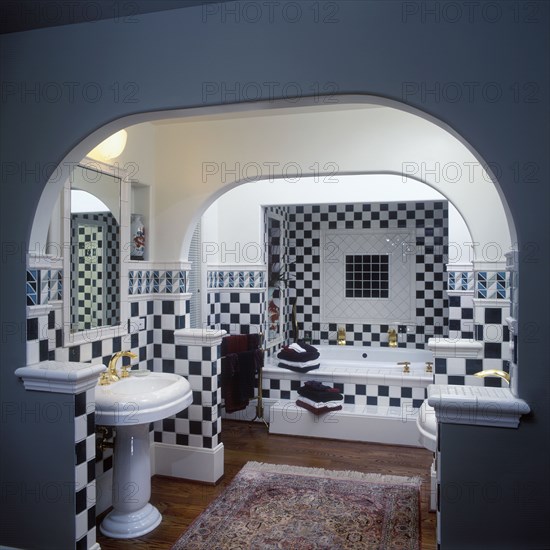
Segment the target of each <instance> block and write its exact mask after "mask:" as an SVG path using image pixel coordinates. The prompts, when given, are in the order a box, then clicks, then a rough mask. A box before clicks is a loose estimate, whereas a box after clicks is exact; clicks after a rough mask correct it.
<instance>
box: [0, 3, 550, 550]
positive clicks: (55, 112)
mask: <svg viewBox="0 0 550 550" xmlns="http://www.w3.org/2000/svg"><path fill="white" fill-rule="evenodd" d="M248 4H250V3H248V2H240V3H239V2H237V6H236V7H237V10H241V11H242V9H243V7H245V6H246V5H248ZM452 4H454V5H455V6H457V5H458V6H459V8H461V9H462V13H460V11H459V12H458V13H457V12H456V10H455V11H454V12H453V11H452V10H448V11H446V10H445V6H447V4H446V3H444V2H443V3H437V4H435V10H436V13H435V14H433V12H428V11H427V8H429V7H433V6H434V4H432V3H431V2H430V3H423V2H420V3H416V2H415V3H413V2H382V1H363V2H358V1H356V0H352V1H349V2H348V1H344V2H337V3H330V2H326V3H325V2H312V3H311V5H308V4H307V3H306V2H301V3H300V6H301V16H300V17H299V21H296V22H291V21H290V18H293V17H294V12H291V11H290V10H288V11H287V12H284V11H283V9H282V8H283V7H284V6H285V5H286V3H285V2H281V3H275V4H273V6H274V8H273V12H270V11H269V10H268V8H267V7H266V8H264V11H263V14H261V17H260V18H259V19H258V20H256V21H255V22H254V21H252V20H251V17H252V16H251V15H250V14H249V15H248V16H246V14H244V15H243V14H241V15H242V16H241V18H240V21H238V22H236V21H235V16H232V15H228V14H227V13H225V17H224V12H223V8H219V10H220V11H218V13H217V15H211V16H207V17H204V14H203V12H202V10H201V8H189V9H180V10H174V11H168V12H159V13H154V14H149V15H144V16H139V17H135V18H132V20H130V21H128V20H124V19H122V20H119V21H117V22H114V21H101V22H94V23H85V24H80V25H74V26H65V27H59V28H51V29H41V30H36V31H30V32H27V33H19V34H13V35H6V36H4V37H2V43H1V44H0V46H1V55H2V59H1V65H2V68H3V71H2V72H3V79H4V82H3V97H2V102H1V108H2V112H1V115H2V128H1V143H0V145H1V155H0V158H1V159H2V187H1V191H2V200H1V205H2V206H1V208H2V213H1V216H0V223H1V228H2V234H1V241H2V242H1V245H2V266H1V285H0V288H1V293H2V294H1V303H2V313H1V315H2V320H1V323H2V324H1V330H2V334H1V342H2V346H1V391H2V396H1V397H2V401H3V402H4V401H7V400H10V401H15V402H16V403H19V404H24V403H26V400H27V398H28V396H27V395H26V394H25V392H24V390H23V389H22V388H21V386H20V384H19V382H18V380H17V379H16V378H15V377H14V375H13V371H14V370H15V368H17V367H19V366H22V365H23V364H24V361H25V333H24V327H25V291H24V277H25V252H26V249H27V241H28V238H29V234H30V228H31V223H32V219H33V215H34V211H35V208H36V205H37V202H38V199H39V196H40V193H41V191H42V189H43V188H44V185H45V183H46V181H47V179H48V177H49V176H50V174H51V173H52V171H53V170H54V167H55V166H56V165H57V164H58V163H59V162H60V161H61V160H62V159H63V157H64V156H65V155H66V154H67V153H68V152H69V151H70V150H71V149H72V148H73V147H75V146H76V145H77V144H78V143H79V142H80V141H81V140H82V139H83V138H85V137H86V136H87V135H89V134H90V133H91V132H92V131H94V130H95V129H97V128H99V127H101V126H102V125H104V124H107V123H109V122H110V121H113V120H115V119H117V118H120V117H123V116H125V115H128V114H132V113H140V112H148V111H156V110H164V109H174V108H181V107H193V106H202V105H206V104H209V105H214V104H219V103H230V102H235V101H239V100H241V99H246V98H241V97H239V94H238V92H237V95H236V96H235V95H234V94H233V95H231V96H227V95H226V96H224V95H222V94H221V93H219V92H218V93H212V94H210V95H208V96H204V94H203V86H204V85H205V84H206V83H211V85H210V88H209V89H213V88H216V87H219V89H221V88H222V84H223V83H227V86H231V87H234V85H235V83H247V82H255V83H259V84H260V88H261V89H263V90H264V91H265V97H264V99H271V98H273V97H274V96H275V97H283V98H284V95H283V94H282V93H281V91H282V90H290V88H285V85H287V84H289V83H295V84H293V88H292V89H293V90H301V93H302V95H311V94H312V93H314V90H315V89H316V88H320V89H321V90H326V91H327V92H333V91H334V90H335V89H336V90H337V91H338V93H366V94H374V95H379V96H383V97H388V98H391V99H394V100H403V101H405V102H406V103H408V104H409V105H411V106H413V107H416V108H419V109H421V110H423V111H426V112H427V113H429V114H430V115H433V116H435V117H437V118H438V119H440V120H442V121H444V122H445V123H447V124H449V125H450V126H451V127H452V128H453V129H454V130H455V131H457V132H458V133H459V134H461V135H462V136H463V137H464V138H465V139H466V140H468V141H469V143H470V144H471V145H472V146H473V147H475V149H476V150H477V151H478V152H479V154H480V155H482V157H483V159H485V160H486V161H489V162H491V163H493V165H492V166H493V167H494V168H495V170H496V172H497V174H499V182H500V185H501V187H502V190H503V193H504V194H505V196H506V198H507V200H508V203H509V205H510V208H511V212H512V215H513V217H514V221H515V224H516V227H517V230H518V236H519V247H520V250H523V251H524V254H523V261H522V262H521V264H520V275H519V280H520V288H519V292H520V296H521V298H520V309H519V317H520V319H519V322H520V338H519V369H520V380H519V390H520V394H521V397H523V398H525V399H526V400H527V401H528V402H529V404H530V405H531V407H532V410H533V414H532V416H531V417H530V418H526V419H524V420H523V421H522V425H521V426H520V428H519V430H517V431H511V430H510V431H509V432H508V433H509V435H507V436H506V437H496V436H494V435H493V431H491V430H489V431H487V434H485V439H484V444H485V445H486V446H487V448H488V449H489V451H490V452H489V454H491V453H494V456H495V457H499V456H501V455H503V454H505V453H506V452H507V451H509V449H510V448H513V449H518V448H520V449H522V451H523V452H522V453H518V455H517V459H515V460H517V462H515V463H514V464H515V467H514V468H513V469H510V470H509V475H508V476H503V477H502V478H501V479H499V483H502V485H503V487H504V489H506V490H507V489H509V488H510V487H512V485H513V484H518V483H519V484H525V485H526V486H529V487H530V491H529V499H530V501H529V506H528V507H526V506H525V505H524V503H523V502H522V501H521V500H517V499H516V501H515V502H510V503H509V507H508V509H507V515H506V516H505V517H504V518H500V519H501V521H502V524H500V525H501V528H500V529H492V528H491V530H490V533H487V529H486V528H485V525H488V526H494V525H495V524H496V523H497V521H496V520H497V519H499V518H498V516H500V514H501V513H502V510H501V509H500V507H498V506H497V507H495V508H493V507H491V506H488V505H487V503H486V502H484V501H483V500H482V499H473V501H472V502H467V503H463V505H461V506H457V507H455V509H454V513H455V515H456V521H460V522H462V526H463V528H464V529H468V530H469V532H470V534H471V541H473V542H472V547H475V541H476V539H477V537H478V534H479V536H480V537H481V536H482V535H481V533H482V532H484V533H485V534H484V535H483V536H482V540H487V537H488V536H489V535H490V536H491V540H493V541H494V544H495V546H498V547H499V548H508V547H509V548H512V547H516V548H518V547H521V548H523V549H527V548H540V547H546V546H548V543H549V541H550V528H549V527H548V522H547V518H548V514H549V507H550V504H549V503H550V491H549V483H550V481H549V479H548V477H547V475H546V477H544V475H543V474H544V473H546V472H543V471H541V468H542V467H543V466H548V463H549V458H550V448H549V447H550V438H549V437H548V433H549V427H550V410H549V409H550V399H549V368H548V360H547V353H546V346H543V340H544V339H545V337H546V335H547V334H548V333H549V331H550V327H549V319H548V311H549V308H548V305H549V293H548V286H547V285H546V284H542V283H543V282H544V281H547V280H548V257H549V253H548V252H549V250H548V245H549V238H550V237H549V235H550V232H549V231H548V221H547V220H548V208H549V201H548V194H549V188H548V179H549V167H548V154H547V153H548V150H549V149H550V143H549V135H548V127H550V121H549V112H548V108H547V106H548V102H549V97H548V88H549V87H548V84H549V82H548V79H549V75H548V64H549V56H550V53H549V52H550V44H549V35H548V32H547V29H548V24H549V23H550V21H549V19H550V13H549V9H550V8H549V5H548V4H546V3H542V2H534V3H531V2H528V3H522V2H503V3H498V2H495V3H490V4H491V5H492V6H493V9H492V10H489V9H486V7H487V5H486V3H477V2H470V3H465V4H461V3H458V2H456V3H452ZM315 6H317V8H318V10H317V11H316V10H315V9H312V8H315ZM467 6H469V7H467ZM495 6H496V7H495ZM211 8H212V6H211ZM332 9H333V10H334V13H333V14H332V12H331V10H332ZM316 14H317V15H318V16H319V17H317V15H316ZM205 19H206V20H205ZM266 82H276V83H278V85H277V86H274V87H262V83H266ZM48 83H53V85H54V86H55V85H57V86H58V87H59V86H60V87H61V89H62V90H63V93H62V94H61V96H60V97H59V98H55V97H54V99H53V100H52V99H51V97H52V96H46V92H47V91H49V92H50V93H52V94H53V92H55V89H54V88H51V89H50V90H47V91H46V90H45V88H44V86H45V85H46V84H48ZM71 83H74V84H71ZM331 83H333V84H331ZM37 86H38V88H37ZM212 87H213V88H212ZM117 88H118V90H119V92H120V93H119V94H116V93H115V92H116V90H117ZM438 89H439V92H438ZM32 90H38V92H37V93H38V95H36V94H35V95H33V93H32ZM71 90H74V92H75V93H74V97H73V96H72V94H71V93H70V91H71ZM273 90H274V91H275V93H273ZM457 90H458V91H459V92H462V97H461V98H459V99H458V100H457V99H456V95H455V94H453V91H457ZM99 91H100V92H101V97H98V92H99ZM426 91H427V92H428V93H425V92H426ZM26 92H29V93H26ZM498 92H500V93H501V95H500V97H497V96H495V95H494V94H495V93H498ZM286 93H288V92H286ZM294 93H296V92H294ZM112 129H114V128H112ZM110 131H111V130H106V131H105V137H106V135H108V134H109V133H110ZM83 153H85V151H84V150H83V148H81V149H80V150H79V151H77V152H76V153H75V155H74V157H73V158H72V159H71V160H77V157H78V156H79V155H80V156H82V154H83ZM411 160H414V159H411ZM535 172H536V173H535ZM472 195H473V197H474V196H475V189H472ZM488 215H490V213H488ZM522 328H523V330H521V329H522ZM61 428H62V427H61V426H60V429H61ZM1 429H2V434H1V441H2V442H3V443H4V444H3V446H2V447H3V450H2V451H1V455H0V457H1V460H2V462H1V464H0V466H1V468H0V470H1V475H2V483H5V482H6V481H8V480H9V481H22V480H24V479H25V477H26V475H27V472H26V470H25V468H24V467H23V466H22V462H21V459H20V457H21V456H22V455H23V454H24V453H27V454H28V453H29V452H32V453H33V454H34V455H35V456H36V460H37V461H40V462H41V463H44V464H48V463H49V461H51V463H52V464H53V463H54V462H55V461H56V460H57V458H56V453H55V449H54V446H53V445H49V446H48V447H46V445H47V442H46V441H44V439H45V435H47V434H44V432H42V431H41V430H40V427H39V426H37V425H33V424H30V423H23V422H21V421H20V420H18V419H13V418H2V423H1ZM475 430H476V429H475V428H472V429H470V430H454V431H450V432H449V436H450V437H452V444H453V448H456V449H471V447H472V441H473V437H474V436H472V434H471V432H475ZM6 446H9V447H10V449H9V452H7V451H6ZM50 449H51V450H50ZM487 457H488V455H487V454H486V455H485V456H484V457H483V458H484V459H488V458H487ZM474 458H475V455H474ZM448 462H449V470H448V471H449V472H460V479H461V480H475V479H476V476H477V475H478V471H479V469H478V465H477V464H476V462H477V461H476V460H475V459H474V460H468V461H465V460H464V459H463V457H462V456H461V453H459V452H457V453H456V457H453V458H450V457H449V460H448ZM52 471H53V470H52ZM67 475H69V474H67ZM466 504H467V505H466ZM2 508H3V514H2V522H3V524H4V523H5V522H7V524H10V523H13V527H14V529H13V530H12V531H11V532H14V531H15V532H16V533H22V532H23V531H24V530H25V529H27V531H29V529H28V528H26V527H25V525H28V523H27V521H28V518H29V517H33V515H34V514H35V513H36V512H38V511H39V510H38V509H33V508H29V507H21V506H6V505H4V503H2ZM527 511H528V513H527ZM40 512H41V513H44V514H46V515H45V516H44V517H45V523H47V520H48V519H51V523H52V524H55V525H56V529H57V530H58V531H60V532H62V531H63V530H72V529H74V527H73V526H72V525H64V524H63V523H61V524H60V523H59V522H54V519H55V517H56V514H57V512H58V510H56V508H55V506H50V507H47V508H46V509H44V507H42V508H41V509H40ZM57 517H60V516H59V515H57ZM484 520H486V521H484ZM0 531H1V532H2V535H1V536H2V537H3V539H1V540H0V542H2V543H4V544H12V545H15V546H17V543H18V542H20V541H21V539H18V538H17V537H15V538H13V537H10V535H9V532H7V531H6V530H5V529H4V528H1V529H0ZM32 531H33V534H34V535H33V534H27V537H31V538H32V536H34V537H35V540H38V538H40V537H43V536H44V532H43V531H42V532H40V529H37V530H36V533H34V531H35V530H34V529H33V530H32ZM19 536H23V535H21V534H20V535H19ZM60 536H62V534H60ZM517 541H521V544H519V543H518V542H517ZM26 542H27V544H26V545H27V546H28V547H31V546H32V544H30V543H29V539H28V538H27V540H26ZM444 547H445V546H444ZM448 547H449V548H450V547H452V545H451V544H449V545H448Z"/></svg>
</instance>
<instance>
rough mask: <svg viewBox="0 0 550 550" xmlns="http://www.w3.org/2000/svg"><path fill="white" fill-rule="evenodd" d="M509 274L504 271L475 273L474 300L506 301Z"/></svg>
mask: <svg viewBox="0 0 550 550" xmlns="http://www.w3.org/2000/svg"><path fill="white" fill-rule="evenodd" d="M509 279H510V277H509V274H508V273H507V272H506V271H495V272H491V271H477V272H476V298H481V299H485V300H507V299H508V298H509V292H508V287H509Z"/></svg>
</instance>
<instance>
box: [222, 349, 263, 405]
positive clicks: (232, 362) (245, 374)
mask: <svg viewBox="0 0 550 550" xmlns="http://www.w3.org/2000/svg"><path fill="white" fill-rule="evenodd" d="M262 361H263V353H262V350H260V349H256V350H251V351H243V352H240V353H230V354H228V355H226V356H225V357H222V361H221V363H222V365H221V366H222V369H221V389H222V398H223V399H224V400H225V410H226V411H227V412H228V413H233V412H237V411H242V410H243V409H246V407H247V405H248V402H249V399H250V398H251V397H254V388H255V385H256V373H257V372H258V371H259V369H260V368H261V367H262Z"/></svg>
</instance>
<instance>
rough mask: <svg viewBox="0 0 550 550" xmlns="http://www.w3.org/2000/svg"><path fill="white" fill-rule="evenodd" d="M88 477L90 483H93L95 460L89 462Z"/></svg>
mask: <svg viewBox="0 0 550 550" xmlns="http://www.w3.org/2000/svg"><path fill="white" fill-rule="evenodd" d="M86 479H87V482H88V483H91V482H92V481H93V480H94V479H95V461H93V460H90V462H88V477H87V478H86Z"/></svg>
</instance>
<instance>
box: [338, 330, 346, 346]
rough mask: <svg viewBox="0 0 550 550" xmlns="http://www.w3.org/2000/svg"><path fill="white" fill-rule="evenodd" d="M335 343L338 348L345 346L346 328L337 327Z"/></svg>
mask: <svg viewBox="0 0 550 550" xmlns="http://www.w3.org/2000/svg"><path fill="white" fill-rule="evenodd" d="M336 343H337V344H338V345H339V346H345V345H346V327H343V326H339V327H338V337H337V340H336Z"/></svg>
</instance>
